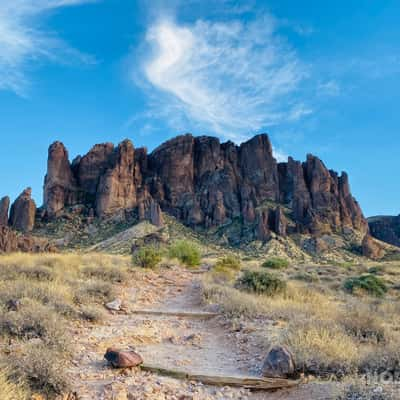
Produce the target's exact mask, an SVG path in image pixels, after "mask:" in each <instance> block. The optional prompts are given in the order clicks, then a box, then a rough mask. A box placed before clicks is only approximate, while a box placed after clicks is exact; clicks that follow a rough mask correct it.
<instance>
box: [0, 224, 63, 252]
mask: <svg viewBox="0 0 400 400" xmlns="http://www.w3.org/2000/svg"><path fill="white" fill-rule="evenodd" d="M16 251H22V252H25V253H39V252H53V251H56V248H55V247H54V246H53V245H52V244H51V243H50V242H48V241H47V240H46V239H42V238H37V237H33V236H31V235H26V234H20V233H17V232H16V231H14V230H13V229H11V228H10V227H7V226H0V253H11V252H16Z"/></svg>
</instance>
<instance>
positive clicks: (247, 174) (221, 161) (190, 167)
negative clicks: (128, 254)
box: [44, 135, 367, 240]
mask: <svg viewBox="0 0 400 400" xmlns="http://www.w3.org/2000/svg"><path fill="white" fill-rule="evenodd" d="M44 199H45V203H44V207H45V210H46V213H47V216H48V217H54V216H56V215H57V213H58V212H59V211H60V210H62V209H63V208H64V207H65V206H69V205H73V204H78V203H84V204H86V205H87V206H88V207H89V208H92V209H94V210H96V213H97V215H98V216H100V217H102V216H105V215H108V214H113V213H115V212H118V211H120V210H130V209H135V208H138V210H139V215H140V217H141V218H146V219H149V218H150V219H153V220H154V221H155V222H157V223H161V222H160V221H161V220H162V218H160V209H161V210H162V211H167V212H169V213H171V214H172V215H174V216H175V217H177V218H178V219H179V220H181V221H183V222H184V223H185V224H187V225H189V226H192V227H205V228H208V227H213V226H220V225H222V224H227V223H230V222H231V221H233V220H236V219H237V220H239V221H241V223H242V224H243V225H246V226H248V227H253V232H254V237H255V238H258V239H260V240H268V239H269V237H270V236H271V232H275V233H276V234H278V235H282V236H284V235H286V234H290V233H293V232H304V233H312V234H314V235H322V234H324V233H331V232H342V231H343V230H344V229H353V230H358V231H361V232H363V233H365V232H366V231H367V223H366V220H365V219H364V217H363V214H362V212H361V209H360V207H359V205H358V203H357V202H356V201H355V200H354V198H353V197H352V196H351V193H350V188H349V184H348V177H347V175H346V174H345V173H342V175H341V176H338V174H337V173H335V172H334V171H330V170H328V169H327V168H326V167H325V165H324V164H323V163H322V161H321V160H319V159H318V158H317V157H315V156H312V155H309V156H308V157H307V160H306V161H305V162H304V163H301V162H298V161H295V160H293V159H292V158H289V160H288V162H287V163H279V164H278V163H277V162H276V160H275V159H274V157H273V154H272V146H271V143H270V141H269V139H268V136H267V135H258V136H255V137H254V138H252V139H251V140H249V141H247V142H245V143H242V144H241V145H240V146H237V145H235V144H234V143H232V142H227V143H220V141H219V140H218V139H217V138H213V137H206V136H202V137H193V136H192V135H184V136H178V137H176V138H174V139H172V140H169V141H168V142H166V143H164V144H162V145H161V146H160V147H158V148H157V149H155V150H154V151H153V152H152V153H151V154H149V155H148V154H147V152H146V150H145V149H134V147H133V145H132V143H131V142H130V141H124V142H123V143H121V144H120V145H119V146H118V147H117V148H114V146H113V145H112V144H109V143H106V144H102V145H96V146H95V147H93V149H92V150H91V151H90V152H89V153H88V154H87V155H85V156H83V157H82V158H81V157H78V158H76V159H75V160H74V162H73V163H72V164H70V163H69V162H68V154H67V152H66V150H65V148H64V146H63V145H62V144H61V143H59V142H56V143H54V144H53V145H52V146H50V149H49V162H48V172H47V176H46V180H45V194H44ZM288 218H289V219H291V220H292V221H294V226H293V223H292V224H290V226H289V224H288Z"/></svg>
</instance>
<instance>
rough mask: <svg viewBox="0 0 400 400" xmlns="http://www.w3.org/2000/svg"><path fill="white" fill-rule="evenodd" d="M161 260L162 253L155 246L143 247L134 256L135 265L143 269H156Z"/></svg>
mask: <svg viewBox="0 0 400 400" xmlns="http://www.w3.org/2000/svg"><path fill="white" fill-rule="evenodd" d="M161 260H162V254H161V251H160V249H159V248H157V247H155V246H143V247H141V248H140V249H139V250H138V251H137V252H135V254H134V255H133V263H134V264H135V265H137V266H139V267H141V268H155V267H156V266H157V264H158V263H159V262H160V261H161Z"/></svg>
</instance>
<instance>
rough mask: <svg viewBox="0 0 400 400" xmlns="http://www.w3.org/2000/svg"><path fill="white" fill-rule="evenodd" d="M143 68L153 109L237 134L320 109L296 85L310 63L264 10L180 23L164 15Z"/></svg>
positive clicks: (153, 29)
mask: <svg viewBox="0 0 400 400" xmlns="http://www.w3.org/2000/svg"><path fill="white" fill-rule="evenodd" d="M146 45H147V47H148V51H147V53H146V55H145V57H144V59H143V65H142V67H143V75H144V78H145V81H146V83H147V84H148V86H147V88H148V89H149V92H148V93H149V94H150V96H151V108H152V114H153V115H154V114H158V115H160V116H162V117H163V118H167V120H169V121H170V123H171V125H174V128H175V129H176V127H177V126H176V124H177V121H179V120H181V121H184V125H185V126H186V127H187V126H188V125H187V123H188V122H190V126H191V127H194V128H196V129H197V128H200V129H203V130H208V131H210V132H213V133H217V134H219V135H221V136H224V137H227V138H231V139H233V140H242V139H244V138H245V137H246V136H247V135H249V134H251V133H252V132H254V131H259V130H260V129H264V128H267V127H269V126H271V125H274V124H278V123H281V122H282V121H285V120H294V119H298V118H301V117H302V116H303V115H307V114H310V113H311V112H312V110H311V109H310V107H308V106H307V105H305V104H303V102H302V101H300V100H297V98H296V93H297V90H298V88H299V86H300V85H301V83H302V82H303V81H304V79H305V78H306V77H307V68H306V67H305V66H304V65H303V64H302V63H301V61H300V60H299V59H298V57H297V55H296V53H295V51H294V50H293V49H292V48H291V47H290V45H289V44H288V43H287V42H286V40H285V39H284V38H282V37H281V36H280V35H279V34H278V22H277V20H276V19H275V18H274V17H273V16H271V15H269V14H263V15H262V16H258V17H256V18H254V19H253V20H251V21H248V22H243V21H241V20H230V21H223V22H211V21H204V20H197V21H196V22H194V23H192V24H179V23H178V22H176V21H175V20H173V19H159V20H158V21H157V22H156V23H155V24H153V25H152V26H150V27H149V29H148V31H147V35H146Z"/></svg>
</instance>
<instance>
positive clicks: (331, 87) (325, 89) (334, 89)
mask: <svg viewBox="0 0 400 400" xmlns="http://www.w3.org/2000/svg"><path fill="white" fill-rule="evenodd" d="M340 92H341V90H340V85H339V83H338V82H337V81H336V80H333V79H332V80H328V81H326V82H320V83H319V84H318V86H317V94H318V95H323V96H338V95H339V94H340Z"/></svg>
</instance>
